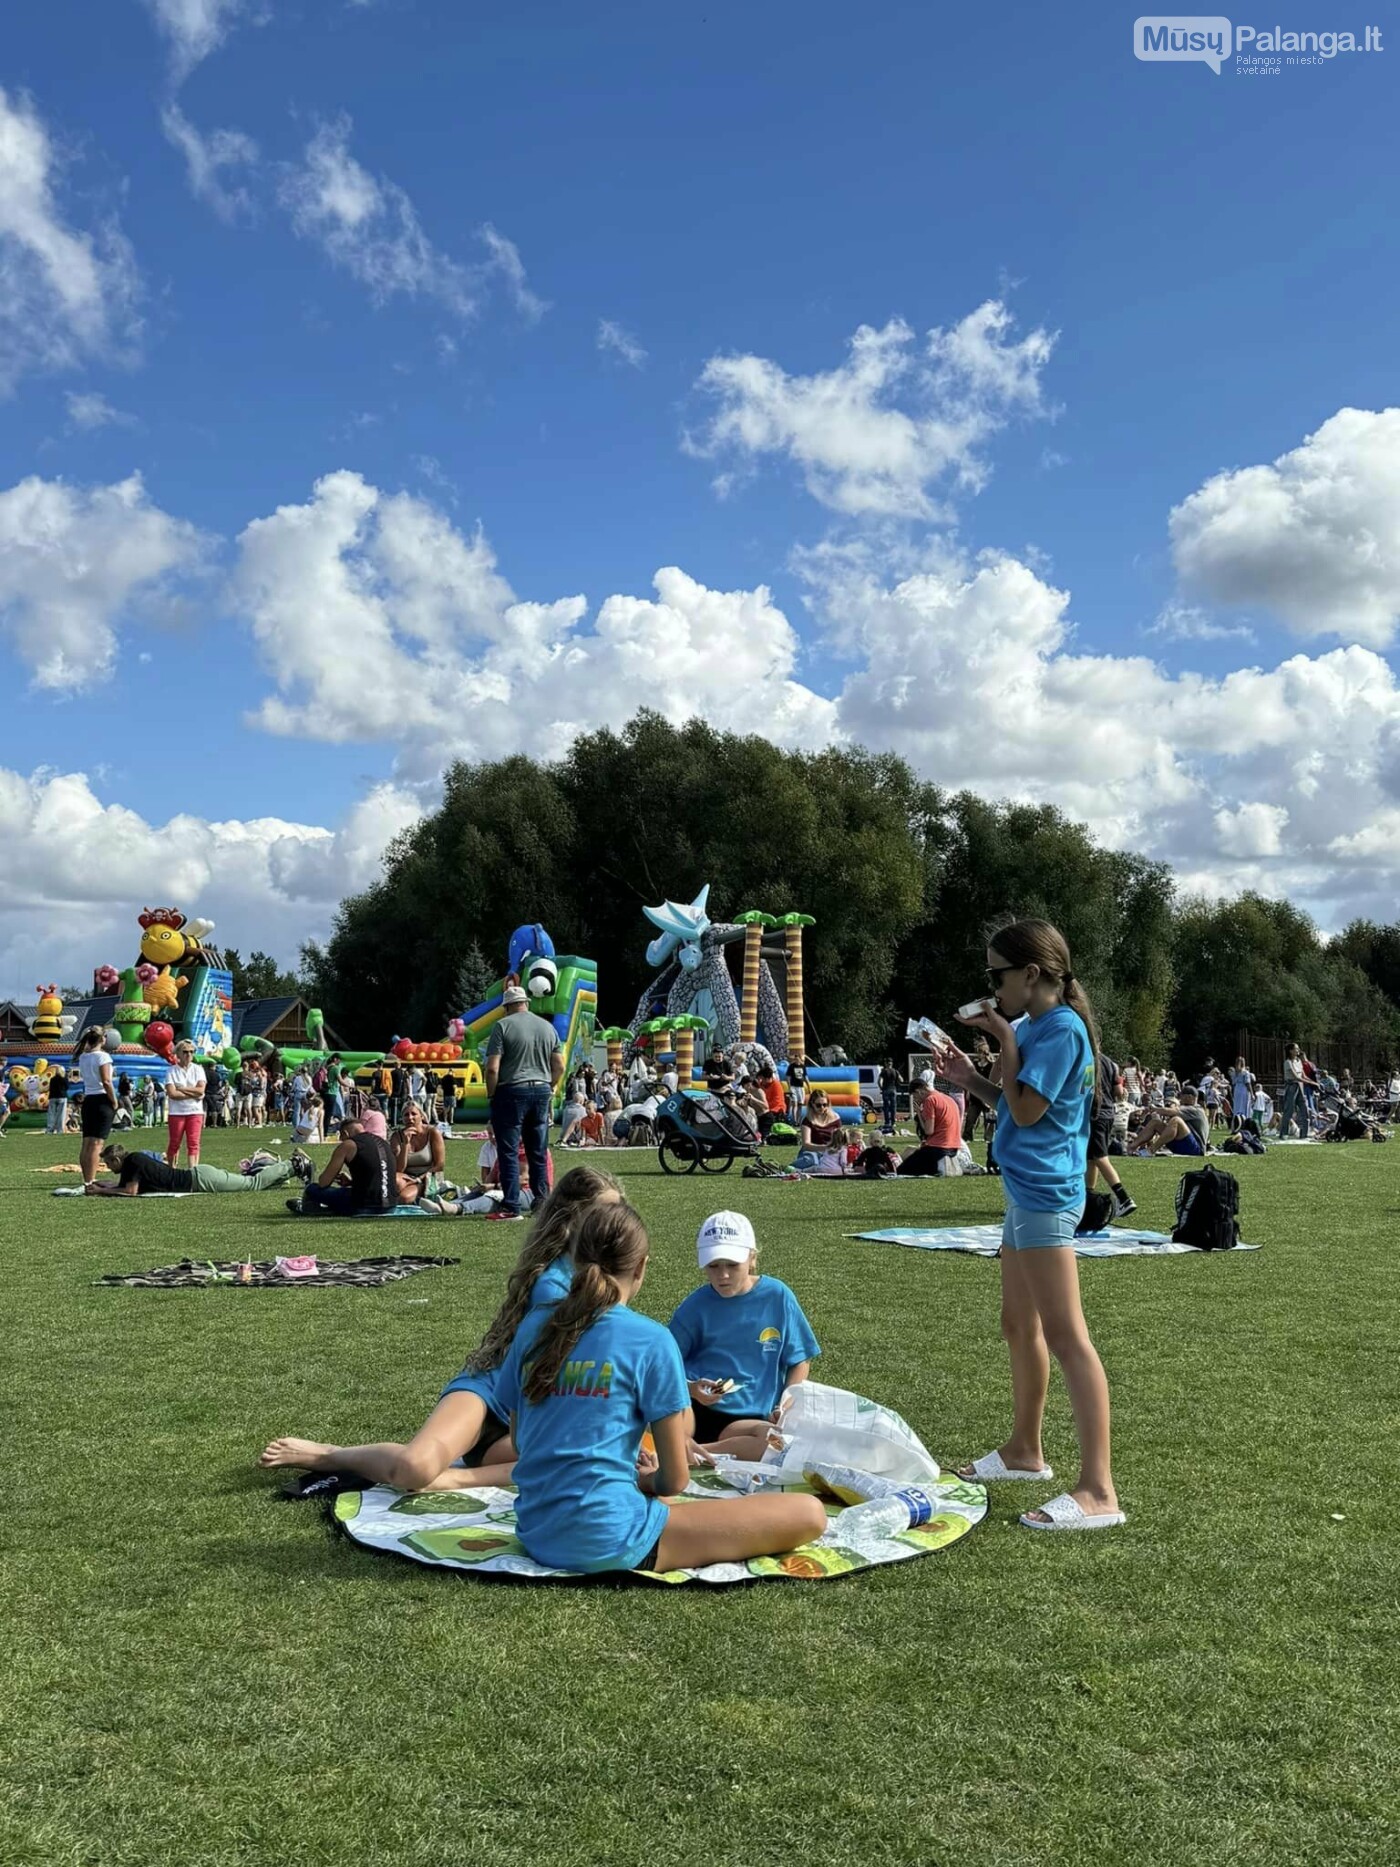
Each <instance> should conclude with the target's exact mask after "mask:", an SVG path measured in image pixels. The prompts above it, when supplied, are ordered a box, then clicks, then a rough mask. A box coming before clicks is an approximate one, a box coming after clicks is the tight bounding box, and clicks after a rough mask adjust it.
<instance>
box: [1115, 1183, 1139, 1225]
mask: <svg viewBox="0 0 1400 1867" xmlns="http://www.w3.org/2000/svg"><path fill="white" fill-rule="evenodd" d="M1136 1211H1137V1201H1136V1200H1135V1199H1134V1198H1133V1196H1132V1194H1131V1193H1130V1192H1129V1191H1128V1189H1127V1187H1126V1186H1120V1187H1119V1189H1118V1191H1117V1192H1116V1193H1115V1194H1114V1195H1113V1216H1114V1218H1115V1219H1126V1218H1127V1217H1128V1216H1129V1215H1130V1214H1131V1213H1134V1212H1136Z"/></svg>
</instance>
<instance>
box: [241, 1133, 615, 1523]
mask: <svg viewBox="0 0 1400 1867" xmlns="http://www.w3.org/2000/svg"><path fill="white" fill-rule="evenodd" d="M621 1197H622V1191H621V1188H620V1187H619V1186H618V1183H617V1181H616V1180H615V1179H614V1178H613V1176H612V1175H611V1174H610V1173H603V1172H600V1171H599V1170H598V1169H597V1168H595V1167H571V1168H570V1169H569V1171H568V1173H566V1174H565V1175H564V1176H563V1178H562V1179H561V1180H560V1182H559V1184H558V1186H556V1187H555V1189H554V1191H553V1192H552V1193H551V1194H550V1196H549V1198H548V1199H547V1200H546V1201H545V1203H544V1205H543V1206H542V1207H541V1208H540V1213H539V1217H538V1218H537V1219H536V1220H535V1222H534V1224H533V1225H532V1226H531V1228H530V1235H529V1237H528V1238H527V1239H526V1241H525V1246H524V1249H523V1250H522V1251H521V1253H520V1256H519V1258H518V1259H517V1260H516V1265H515V1269H514V1270H513V1271H512V1272H511V1274H510V1281H509V1282H508V1283H507V1285H506V1295H505V1301H504V1302H503V1303H502V1304H501V1307H500V1309H499V1310H497V1312H496V1317H495V1321H494V1322H493V1323H492V1324H491V1327H490V1328H489V1329H488V1330H487V1331H486V1334H485V1335H484V1336H483V1338H482V1341H481V1346H480V1347H479V1348H478V1349H477V1350H476V1351H475V1352H474V1353H473V1354H471V1355H469V1356H468V1357H467V1365H466V1367H465V1368H463V1369H462V1372H461V1373H460V1374H456V1375H454V1376H453V1377H452V1379H451V1380H450V1381H449V1382H448V1383H447V1386H446V1387H445V1388H443V1390H442V1393H441V1394H440V1395H439V1396H438V1402H437V1405H436V1406H435V1407H434V1408H433V1410H432V1412H431V1413H430V1414H429V1415H428V1418H427V1421H426V1422H425V1423H424V1425H422V1426H420V1427H419V1429H418V1431H417V1432H416V1433H415V1434H414V1435H413V1437H412V1439H410V1440H409V1441H408V1443H407V1444H406V1445H401V1444H395V1443H391V1442H386V1443H381V1444H378V1445H369V1446H331V1445H326V1444H324V1443H323V1442H322V1441H320V1440H318V1439H274V1440H273V1441H272V1444H271V1445H270V1446H268V1448H267V1449H266V1451H265V1452H264V1453H263V1455H262V1457H261V1458H260V1459H259V1461H258V1463H259V1464H260V1465H299V1466H301V1467H303V1468H304V1469H305V1470H307V1471H312V1472H349V1473H351V1474H353V1475H354V1476H356V1477H359V1478H363V1479H365V1480H366V1481H367V1482H368V1483H370V1484H379V1485H392V1486H393V1487H394V1489H395V1490H397V1491H444V1490H457V1489H460V1487H461V1486H463V1485H467V1484H471V1483H472V1482H473V1481H474V1480H475V1481H476V1482H483V1483H490V1484H504V1483H505V1481H506V1479H507V1478H508V1477H509V1476H510V1461H511V1460H512V1459H513V1458H514V1457H515V1446H514V1444H513V1443H512V1441H511V1438H510V1433H509V1428H508V1425H507V1413H508V1406H507V1403H506V1402H504V1401H500V1400H498V1399H497V1382H498V1380H499V1375H500V1368H501V1363H502V1362H503V1361H504V1360H505V1359H506V1356H507V1355H508V1354H509V1353H510V1347H511V1344H512V1342H514V1340H515V1334H516V1331H517V1330H518V1329H519V1327H520V1325H521V1323H522V1322H523V1321H524V1320H525V1318H526V1317H527V1316H528V1315H529V1314H530V1313H531V1311H532V1310H534V1309H537V1308H540V1307H542V1306H543V1307H549V1306H551V1305H553V1304H555V1303H557V1302H558V1301H559V1300H560V1298H561V1297H562V1296H564V1294H565V1293H566V1292H567V1290H568V1288H569V1285H570V1283H571V1282H572V1280H573V1274H574V1272H573V1265H572V1264H571V1263H570V1261H569V1246H570V1242H571V1240H572V1237H573V1234H574V1232H575V1230H576V1229H577V1227H578V1225H579V1224H580V1222H581V1220H582V1218H583V1216H584V1214H585V1213H587V1212H588V1211H589V1210H590V1208H592V1207H593V1206H595V1205H598V1204H606V1203H608V1202H609V1201H616V1200H619V1199H621ZM468 1456H470V1458H471V1459H472V1460H473V1462H474V1463H473V1465H472V1466H471V1467H469V1468H468V1469H466V1470H464V1469H463V1468H462V1467H461V1466H460V1465H458V1464H456V1463H455V1461H456V1460H458V1459H463V1458H467V1457H468Z"/></svg>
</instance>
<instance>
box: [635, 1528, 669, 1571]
mask: <svg viewBox="0 0 1400 1867" xmlns="http://www.w3.org/2000/svg"><path fill="white" fill-rule="evenodd" d="M662 1534H663V1535H664V1534H665V1533H664V1531H663V1533H662ZM636 1566H637V1568H639V1569H645V1570H647V1572H648V1573H649V1574H651V1575H659V1574H660V1573H661V1537H657V1539H656V1541H655V1542H654V1543H653V1544H652V1546H651V1548H650V1549H649V1550H648V1551H647V1553H646V1555H645V1556H643V1557H642V1559H641V1561H640V1562H639V1563H638V1564H637V1565H636Z"/></svg>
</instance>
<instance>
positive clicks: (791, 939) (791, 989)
mask: <svg viewBox="0 0 1400 1867" xmlns="http://www.w3.org/2000/svg"><path fill="white" fill-rule="evenodd" d="M777 924H778V926H779V927H781V928H782V930H783V944H784V946H785V947H786V949H787V1021H788V1059H789V1061H791V1059H792V1058H793V1057H800V1056H805V1054H806V1050H805V1044H804V1037H803V1033H804V1031H805V1030H806V1025H805V1023H804V1022H803V1018H804V1006H803V1000H802V929H803V928H804V927H814V926H815V925H816V921H815V919H814V917H813V916H812V915H810V914H780V915H779V916H778V921H777Z"/></svg>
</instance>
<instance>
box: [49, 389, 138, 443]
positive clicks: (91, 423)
mask: <svg viewBox="0 0 1400 1867" xmlns="http://www.w3.org/2000/svg"><path fill="white" fill-rule="evenodd" d="M63 400H64V404H65V405H66V407H67V409H68V424H69V426H70V427H72V428H80V429H82V430H83V431H84V432H85V433H86V432H88V431H90V430H91V429H93V428H134V427H135V426H136V417H135V416H134V415H126V414H123V413H122V411H121V409H119V408H113V407H112V404H111V403H110V402H109V401H108V400H107V398H106V396H105V395H101V394H99V393H98V391H97V390H91V391H89V392H88V393H86V394H81V395H80V394H78V393H77V392H76V391H74V390H72V389H70V390H69V391H68V393H67V394H66V395H65V396H64V398H63Z"/></svg>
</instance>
